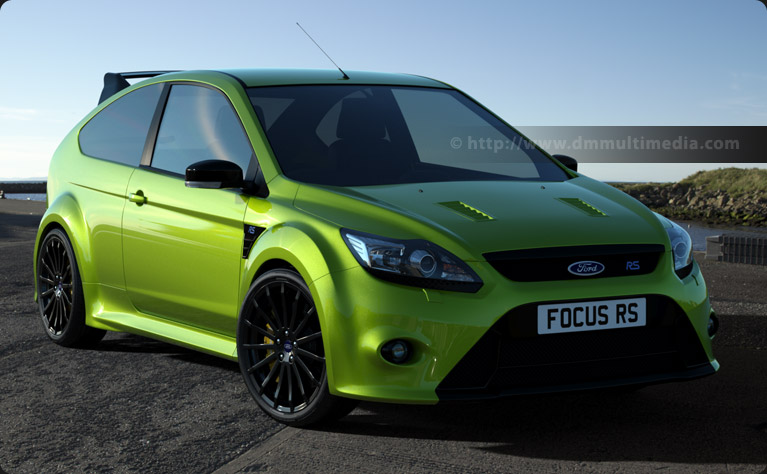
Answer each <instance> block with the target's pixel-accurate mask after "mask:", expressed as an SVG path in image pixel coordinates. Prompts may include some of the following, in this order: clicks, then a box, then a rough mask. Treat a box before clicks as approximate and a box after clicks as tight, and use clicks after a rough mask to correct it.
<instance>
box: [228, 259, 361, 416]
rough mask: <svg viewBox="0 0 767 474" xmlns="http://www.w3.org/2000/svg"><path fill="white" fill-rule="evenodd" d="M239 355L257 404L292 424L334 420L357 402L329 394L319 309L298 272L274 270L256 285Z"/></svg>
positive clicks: (240, 330) (241, 325)
mask: <svg viewBox="0 0 767 474" xmlns="http://www.w3.org/2000/svg"><path fill="white" fill-rule="evenodd" d="M237 357H238V360H239V364H240V371H241V372H242V375H243V377H244V379H245V384H246V385H247V387H248V390H249V391H250V394H251V395H252V396H253V398H254V399H255V400H256V403H258V405H259V406H260V407H261V409H262V410H263V411H265V412H266V413H267V414H268V415H269V416H271V417H272V418H274V419H275V420H277V421H279V422H281V423H284V424H286V425H289V426H308V425H316V424H320V423H324V422H329V421H332V420H335V419H338V418H342V417H344V416H346V415H347V414H348V413H349V412H350V411H351V410H353V409H354V407H355V406H356V404H357V401H356V400H351V399H347V398H342V397H336V396H334V395H331V394H330V392H328V380H327V371H326V370H325V350H324V347H323V344H322V331H321V328H320V323H319V318H318V317H317V310H316V307H315V305H314V301H313V300H312V295H311V293H310V292H309V288H308V287H307V286H306V283H304V281H303V279H302V278H301V276H300V275H299V274H298V273H296V272H295V271H292V270H283V269H277V270H270V271H268V272H266V273H264V274H263V275H261V276H260V277H258V278H257V279H256V281H255V282H253V285H251V287H250V290H249V291H248V294H247V296H246V297H245V301H244V302H243V304H242V308H241V310H240V316H239V319H238V323H237Z"/></svg>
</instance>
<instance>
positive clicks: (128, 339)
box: [88, 333, 240, 372]
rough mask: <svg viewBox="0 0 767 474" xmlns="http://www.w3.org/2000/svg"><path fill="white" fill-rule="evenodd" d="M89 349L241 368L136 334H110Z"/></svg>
mask: <svg viewBox="0 0 767 474" xmlns="http://www.w3.org/2000/svg"><path fill="white" fill-rule="evenodd" d="M88 350H93V351H98V352H101V351H103V352H126V353H134V354H162V355H165V356H167V357H169V358H171V359H176V360H181V361H184V362H190V363H193V364H199V365H205V366H208V367H218V368H221V369H226V370H229V371H233V372H238V371H239V370H240V369H239V367H238V365H237V363H236V362H232V361H229V360H225V359H221V358H220V357H215V356H212V355H209V354H205V353H202V352H197V351H194V350H191V349H187V348H185V347H181V346H175V345H173V344H168V343H167V342H162V341H156V340H154V339H149V338H146V337H143V336H137V335H135V334H126V333H116V334H109V335H108V336H107V338H106V339H104V340H103V341H101V342H100V343H98V345H96V346H94V347H92V348H88Z"/></svg>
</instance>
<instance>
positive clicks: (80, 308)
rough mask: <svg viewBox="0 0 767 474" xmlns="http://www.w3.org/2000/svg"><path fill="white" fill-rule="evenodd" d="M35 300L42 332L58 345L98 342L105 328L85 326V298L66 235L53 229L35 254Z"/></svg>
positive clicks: (84, 345)
mask: <svg viewBox="0 0 767 474" xmlns="http://www.w3.org/2000/svg"><path fill="white" fill-rule="evenodd" d="M37 302H38V305H39V307H40V317H41V320H42V323H43V329H44V330H45V334H47V335H48V337H49V338H50V339H51V340H52V341H53V342H55V343H56V344H59V345H61V346H65V347H75V346H78V347H88V346H93V345H96V344H98V342H99V341H100V340H101V339H102V338H103V337H104V334H106V331H104V330H101V329H95V328H92V327H89V326H86V325H85V300H84V298H83V287H82V282H81V280H80V271H79V269H78V267H77V259H76V258H75V253H74V251H73V250H72V244H71V243H70V242H69V238H67V235H66V234H65V233H64V232H63V231H62V230H60V229H53V230H51V231H50V232H48V233H47V234H46V235H45V238H44V239H43V243H42V245H40V250H39V252H38V256H37Z"/></svg>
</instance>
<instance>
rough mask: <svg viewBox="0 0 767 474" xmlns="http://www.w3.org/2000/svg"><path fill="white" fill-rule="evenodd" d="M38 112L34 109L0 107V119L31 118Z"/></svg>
mask: <svg viewBox="0 0 767 474" xmlns="http://www.w3.org/2000/svg"><path fill="white" fill-rule="evenodd" d="M38 113H39V112H38V111H37V110H35V109H18V108H12V107H0V120H33V119H34V118H35V117H36V116H37V115H38Z"/></svg>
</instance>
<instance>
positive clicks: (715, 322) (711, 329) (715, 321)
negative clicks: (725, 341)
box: [708, 313, 719, 337]
mask: <svg viewBox="0 0 767 474" xmlns="http://www.w3.org/2000/svg"><path fill="white" fill-rule="evenodd" d="M718 329H719V318H717V317H716V314H714V313H711V316H709V317H708V337H714V334H716V331H717V330H718Z"/></svg>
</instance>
